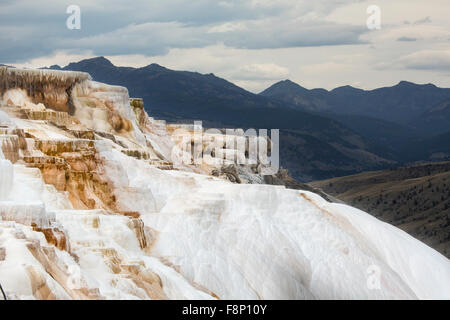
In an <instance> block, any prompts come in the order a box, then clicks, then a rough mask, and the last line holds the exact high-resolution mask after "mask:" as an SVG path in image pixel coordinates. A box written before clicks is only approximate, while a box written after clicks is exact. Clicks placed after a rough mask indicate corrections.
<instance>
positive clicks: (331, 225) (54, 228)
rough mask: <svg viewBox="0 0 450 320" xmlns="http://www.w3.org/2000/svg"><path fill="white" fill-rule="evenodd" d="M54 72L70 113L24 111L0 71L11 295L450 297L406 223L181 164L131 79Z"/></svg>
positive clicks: (437, 260) (5, 247)
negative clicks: (131, 91)
mask: <svg viewBox="0 0 450 320" xmlns="http://www.w3.org/2000/svg"><path fill="white" fill-rule="evenodd" d="M1 71H2V72H3V74H5V71H4V70H3V69H2V70H1ZM16 73H17V74H18V75H20V77H21V78H23V79H29V80H27V81H38V80H36V79H41V78H42V76H40V75H42V73H35V72H34V71H33V72H32V74H30V75H29V76H28V75H27V74H26V72H25V71H17V72H16ZM8 74H9V76H12V75H11V73H8ZM44 74H45V73H44ZM0 76H1V74H0ZM46 76H47V78H48V79H47V78H46V79H47V80H46V81H47V82H50V84H51V86H52V87H54V88H58V83H56V82H57V81H59V80H58V79H59V78H60V77H62V78H64V84H65V86H67V85H70V81H71V80H70V79H73V81H75V83H74V86H73V91H72V94H71V95H70V96H69V97H68V100H67V101H71V103H73V106H72V107H74V108H75V109H74V110H73V111H74V112H73V115H72V116H70V115H67V118H64V119H65V120H64V122H62V121H60V122H59V123H55V122H54V121H53V120H43V119H54V118H52V117H46V116H42V117H40V118H39V119H34V118H30V117H28V118H26V116H23V115H24V114H22V117H21V118H19V117H16V116H17V115H18V114H21V113H20V112H21V110H23V109H24V108H27V104H26V103H19V102H20V101H19V100H17V99H16V100H14V99H11V97H12V98H14V95H13V93H14V92H11V91H10V90H21V89H22V88H13V89H7V88H8V83H7V81H6V80H5V79H0V83H1V84H2V88H3V90H4V91H5V92H4V94H3V97H2V98H4V97H5V96H6V97H8V100H10V102H12V105H11V104H10V105H7V106H6V105H5V104H3V105H1V106H0V136H2V135H3V136H7V137H8V141H13V140H11V139H12V138H11V136H12V137H13V138H14V137H15V138H14V139H15V140H14V141H16V142H15V143H9V144H8V145H7V146H6V145H5V148H6V149H8V153H4V152H2V148H1V146H0V283H1V284H2V287H3V289H4V290H5V291H6V294H7V295H8V297H9V298H10V299H217V298H220V299H433V298H436V299H450V262H449V260H448V259H447V258H445V257H444V256H442V255H441V254H439V253H438V252H436V251H435V250H433V249H431V248H429V247H428V246H426V245H425V244H423V243H421V242H420V241H418V240H416V239H414V238H412V237H411V236H409V235H407V234H406V233H404V232H403V231H401V230H399V229H397V228H395V227H393V226H391V225H388V224H386V223H383V222H381V221H379V220H377V219H375V218H373V217H372V216H370V215H369V214H367V213H365V212H362V211H360V210H357V209H355V208H352V207H349V206H346V205H342V204H334V203H329V202H327V201H325V200H324V199H322V198H321V197H320V196H318V195H316V194H314V193H310V192H306V191H298V190H288V189H286V188H284V187H281V186H268V185H262V184H235V183H231V182H230V181H227V180H225V179H222V178H218V177H213V176H210V175H208V174H209V173H210V172H209V171H207V170H205V169H204V168H201V167H195V166H188V165H187V166H184V167H178V168H177V169H178V170H171V166H170V159H169V155H170V150H171V148H172V147H173V141H172V139H171V136H170V133H169V131H170V130H166V124H165V123H162V122H159V121H157V120H154V119H152V118H149V117H148V116H147V114H146V113H145V111H144V110H143V109H139V108H141V106H139V104H138V103H137V104H136V106H135V107H134V109H132V108H131V107H130V105H129V102H128V92H127V90H126V89H125V88H120V87H113V86H108V85H104V84H100V83H95V82H92V81H90V80H89V79H88V77H87V76H85V74H74V75H71V74H68V73H65V74H64V76H60V75H58V73H57V72H50V73H49V74H46ZM52 81H53V82H52ZM36 88H39V86H37V87H36ZM25 89H26V88H25ZM36 90H37V89H36ZM20 92H21V93H20V98H21V99H22V100H21V101H22V102H23V101H25V102H28V103H31V102H32V101H33V100H32V99H31V98H30V97H27V96H25V97H24V96H23V94H26V91H20ZM16 93H17V92H16ZM4 103H6V102H4ZM28 107H29V105H28ZM46 107H47V106H46ZM58 108H60V109H61V110H64V105H58ZM67 109H70V108H67ZM2 110H4V111H5V112H8V113H9V116H8V115H6V114H5V113H4V112H3V111H2ZM39 112H43V113H45V112H50V111H49V110H48V109H47V108H45V109H42V110H40V111H39ZM52 112H54V111H52ZM59 112H64V111H59ZM25 115H27V114H26V113H25ZM12 129H14V130H12ZM4 140H5V141H6V137H5V139H4ZM12 148H13V149H14V148H16V149H18V150H11V149H12ZM15 151H17V152H15ZM218 153H219V154H218V156H221V155H224V154H226V153H235V151H234V150H224V151H220V152H218ZM13 156H14V159H12V157H13ZM7 157H10V158H11V160H7V159H6V158H7ZM17 157H18V159H17ZM160 168H163V169H165V170H161V169H160ZM249 175H250V173H249ZM260 180H261V179H259V180H258V179H257V174H255V177H254V180H253V181H260Z"/></svg>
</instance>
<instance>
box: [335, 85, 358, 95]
mask: <svg viewBox="0 0 450 320" xmlns="http://www.w3.org/2000/svg"><path fill="white" fill-rule="evenodd" d="M361 91H364V90H362V89H358V88H355V87H352V86H350V85H346V86H341V87H337V88H334V89H333V90H331V92H333V93H355V92H361Z"/></svg>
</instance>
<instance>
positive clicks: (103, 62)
mask: <svg viewBox="0 0 450 320" xmlns="http://www.w3.org/2000/svg"><path fill="white" fill-rule="evenodd" d="M72 64H90V65H97V66H102V67H115V66H114V65H113V64H112V62H111V61H109V60H108V59H106V58H105V57H103V56H101V57H95V58H90V59H84V60H81V61H80V62H76V63H71V64H69V66H70V65H72Z"/></svg>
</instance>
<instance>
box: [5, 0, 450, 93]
mask: <svg viewBox="0 0 450 320" xmlns="http://www.w3.org/2000/svg"><path fill="white" fill-rule="evenodd" d="M70 5H77V6H78V7H79V8H80V13H81V15H80V22H81V25H80V26H81V29H69V28H67V25H66V21H67V19H68V18H69V17H70V13H69V14H68V13H67V12H66V11H67V8H68V7H69V6H70ZM371 5H376V6H378V8H379V9H380V28H378V29H374V28H368V26H367V20H368V19H370V17H371V16H372V14H373V13H374V12H373V11H370V12H369V13H368V12H367V9H368V7H369V6H371ZM449 16H450V1H448V0H429V1H424V0H379V1H355V0H354V1H347V0H314V1H312V0H308V1H303V0H240V1H238V0H218V1H214V0H164V1H161V0H135V1H124V0H120V1H119V0H70V1H65V0H53V1H51V0H40V1H35V0H0V43H2V45H1V47H0V63H3V64H8V65H14V66H17V67H27V68H37V67H42V66H50V65H53V64H59V65H61V66H65V65H67V64H68V63H70V62H75V61H79V60H82V59H86V58H91V57H95V56H105V57H106V58H108V59H109V60H111V61H112V62H113V63H114V64H115V65H117V66H132V67H143V66H146V65H148V64H151V63H158V64H160V65H163V66H165V67H167V68H170V69H174V70H188V71H197V72H201V73H214V74H215V75H216V76H219V77H222V78H225V79H227V80H229V81H231V82H233V83H235V84H237V85H239V86H241V87H243V88H245V89H247V90H249V91H252V92H255V93H256V92H260V91H262V90H264V89H265V88H267V87H269V86H270V85H271V84H273V83H275V82H278V81H280V80H285V79H290V80H292V81H295V82H297V83H298V84H300V85H302V86H303V87H306V88H308V89H312V88H325V89H333V88H336V87H339V86H343V85H351V86H354V87H358V88H362V89H374V88H377V87H383V86H391V85H395V84H396V83H398V82H399V81H401V80H406V81H411V82H416V83H434V84H435V85H437V86H440V87H450V19H449Z"/></svg>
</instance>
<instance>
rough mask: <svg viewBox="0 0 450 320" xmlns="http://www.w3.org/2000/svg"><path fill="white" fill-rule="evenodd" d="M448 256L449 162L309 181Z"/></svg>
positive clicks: (449, 244)
mask: <svg viewBox="0 0 450 320" xmlns="http://www.w3.org/2000/svg"><path fill="white" fill-rule="evenodd" d="M309 185H311V186H313V187H315V188H320V189H322V190H323V191H324V192H326V193H328V194H330V195H332V196H335V197H337V198H338V199H341V200H343V201H345V202H347V203H348V204H350V205H352V206H354V207H357V208H360V209H362V210H365V211H367V212H369V213H371V214H372V215H374V216H375V217H377V218H379V219H381V220H383V221H386V222H388V223H391V224H393V225H395V226H397V227H399V228H401V229H403V230H404V231H406V232H408V233H409V234H411V235H412V236H414V237H416V238H417V239H420V240H421V241H423V242H425V243H426V244H428V245H429V246H431V247H433V248H435V249H436V250H438V251H439V252H441V253H442V254H444V255H445V256H446V257H450V162H440V163H431V164H424V165H417V166H411V167H405V168H399V169H391V170H384V171H373V172H364V173H361V174H357V175H352V176H346V177H340V178H334V179H329V180H323V181H316V182H311V183H310V184H309Z"/></svg>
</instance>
